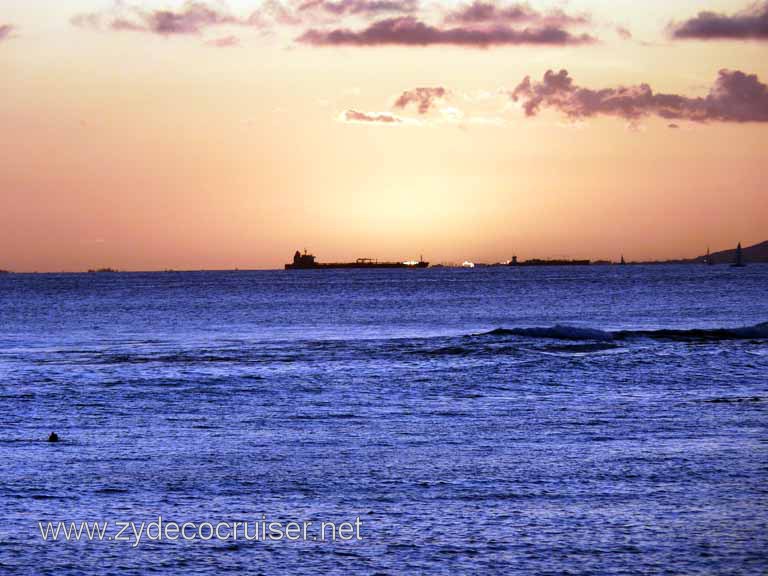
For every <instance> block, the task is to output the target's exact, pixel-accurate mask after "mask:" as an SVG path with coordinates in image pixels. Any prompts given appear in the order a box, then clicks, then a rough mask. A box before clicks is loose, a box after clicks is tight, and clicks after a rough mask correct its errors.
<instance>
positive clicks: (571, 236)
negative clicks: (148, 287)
mask: <svg viewBox="0 0 768 576" xmlns="http://www.w3.org/2000/svg"><path fill="white" fill-rule="evenodd" d="M63 4H66V6H64V5H63ZM144 4H146V5H147V6H171V7H177V8H178V7H180V6H183V2H173V1H170V0H169V1H167V2H146V3H144ZM444 4H445V6H455V5H456V4H460V3H456V2H453V3H451V2H446V3H444ZM703 4H705V3H703V2H698V1H693V0H681V1H680V2H679V3H675V5H674V6H661V5H658V6H657V5H656V4H654V5H653V7H649V6H638V5H637V3H636V2H629V1H624V0H622V1H620V2H616V1H612V2H608V1H607V0H581V1H573V2H570V3H568V4H567V5H566V8H567V9H568V10H569V11H572V12H574V13H577V12H578V13H580V12H589V13H590V14H591V16H592V18H591V24H590V25H589V26H590V27H589V28H588V29H587V31H588V32H589V33H590V34H593V35H594V36H596V37H597V38H599V42H597V43H595V44H593V45H586V46H567V47H563V46H504V47H490V48H485V49H477V48H463V47H451V46H448V47H445V46H430V47H399V46H374V47H369V46H351V47H350V46H347V47H330V46H308V45H306V44H300V43H297V42H296V41H295V40H294V39H295V38H296V37H297V36H298V35H299V33H300V32H301V28H300V27H299V28H290V29H285V30H283V29H278V30H276V31H270V32H269V33H267V32H264V31H257V30H252V29H250V28H246V27H244V26H237V27H235V28H233V29H232V30H230V29H228V28H226V27H224V28H222V29H221V30H219V29H216V30H207V29H206V30H204V31H203V32H202V33H200V34H190V35H178V36H173V37H172V36H158V35H155V34H151V33H145V32H117V31H115V30H92V29H88V28H84V27H82V26H73V25H72V24H71V23H70V19H71V18H72V17H73V16H74V15H75V14H78V13H91V12H96V11H104V10H108V9H110V7H111V6H112V2H111V0H73V1H72V2H67V3H58V2H40V3H29V2H24V1H23V0H8V1H7V2H5V3H3V5H2V6H1V7H0V26H2V25H3V24H6V23H8V24H13V26H14V28H13V32H12V33H11V34H10V35H9V36H8V37H7V38H5V39H4V40H2V41H0V73H1V74H2V83H3V90H2V93H3V96H2V100H3V105H2V107H0V121H1V122H2V126H3V130H2V137H0V157H2V159H3V161H2V167H1V168H0V196H1V197H2V211H1V212H0V214H2V215H1V216H0V269H9V270H15V271H62V270H66V271H76V270H85V269H88V268H99V267H113V268H119V269H123V270H161V269H166V268H174V269H225V268H226V269H231V268H241V269H248V268H278V267H281V266H282V264H283V263H285V262H287V261H289V259H290V258H291V256H292V254H293V251H294V250H296V249H297V248H300V249H303V248H305V247H306V248H307V249H309V250H310V251H311V252H313V253H315V254H316V255H317V257H318V259H319V260H321V261H339V260H354V259H355V258H358V257H371V258H378V259H381V260H400V261H402V260H410V259H418V258H419V255H421V254H423V255H424V257H425V259H427V260H430V261H431V262H433V263H436V262H459V263H460V262H462V261H464V260H471V261H476V262H495V261H504V260H507V259H509V258H510V257H511V256H512V255H513V254H514V255H517V256H518V257H520V258H537V257H539V258H547V257H568V258H590V259H593V260H597V259H610V260H617V259H618V258H619V257H620V255H621V254H624V256H625V257H626V258H627V259H628V260H645V259H667V258H680V257H693V256H697V255H700V254H703V253H704V252H705V251H706V248H707V246H709V247H710V248H711V249H712V250H713V251H716V250H721V249H727V248H732V247H733V246H735V244H736V242H738V241H741V242H742V244H744V245H750V244H753V243H756V242H760V241H763V240H766V239H768V237H767V236H766V231H768V193H767V192H766V188H765V166H766V150H768V122H743V123H742V122H728V121H711V122H707V123H699V122H693V121H685V120H683V121H674V122H672V121H669V120H664V119H663V118H660V117H658V116H656V115H649V116H648V117H643V118H641V119H640V121H639V122H636V123H634V124H633V125H631V126H628V124H629V123H628V122H626V121H624V120H622V119H619V118H616V117H612V116H609V115H595V116H594V117H589V118H585V119H584V120H583V121H581V122H571V121H568V120H566V119H564V118H563V116H562V114H559V113H558V111H557V110H554V109H551V108H545V109H542V110H541V112H540V113H539V114H538V115H537V116H536V117H531V118H527V117H526V116H525V113H524V112H523V110H522V109H521V105H520V103H514V102H512V100H511V99H510V98H509V97H508V96H507V95H506V92H508V91H511V90H512V89H514V87H515V86H516V85H517V84H518V83H520V81H521V80H522V79H523V78H524V77H525V76H530V77H531V79H532V80H537V81H538V80H540V79H541V78H542V76H543V74H544V72H545V71H546V70H548V69H552V70H555V71H557V70H560V69H566V70H568V72H569V74H570V76H571V77H572V78H573V81H574V82H575V83H577V84H578V85H579V86H587V87H590V88H595V89H598V88H606V87H616V86H627V85H632V86H634V85H638V84H642V83H647V84H649V85H650V86H652V87H653V89H654V90H655V91H657V92H665V93H673V94H682V95H685V96H688V97H696V96H706V95H707V92H708V91H709V89H710V87H711V86H712V84H713V82H714V81H715V79H716V78H717V76H718V71H719V70H721V69H729V70H741V71H744V72H746V73H749V74H756V75H757V77H758V78H759V79H760V81H761V82H763V83H768V59H766V58H765V50H766V47H768V43H766V42H764V41H763V42H760V41H744V42H738V41H672V40H670V39H669V38H668V37H667V32H666V30H665V26H666V23H669V22H679V21H682V20H684V19H685V18H689V17H692V16H694V15H695V14H696V13H697V12H699V11H700V10H701V9H704V8H708V9H710V8H711V9H712V10H716V11H722V12H725V13H733V12H736V11H738V10H739V9H742V8H744V6H745V3H744V2H733V1H723V0H713V1H712V2H709V3H706V4H707V5H706V6H703ZM256 5H258V2H257V1H253V2H249V1H247V0H232V1H230V2H229V3H228V9H229V10H230V11H231V12H232V13H234V14H246V13H249V11H250V10H251V9H252V8H253V7H254V6H256ZM531 5H532V6H534V7H536V8H540V9H541V10H542V11H543V10H546V9H549V8H551V7H553V6H559V5H560V3H557V2H531ZM617 23H620V24H621V25H622V26H626V27H628V28H630V29H631V31H632V34H633V38H632V39H626V38H621V37H619V35H617V34H616V32H615V30H614V28H615V27H616V26H617V25H618V24H617ZM230 33H231V34H234V35H236V36H237V37H238V38H239V41H240V45H238V46H234V47H213V46H211V45H209V44H208V42H210V41H212V40H214V39H216V38H219V37H225V36H227V35H228V34H230ZM429 86H445V87H447V88H448V89H449V91H450V95H449V97H448V98H446V99H445V101H444V102H441V104H440V106H439V107H437V108H435V109H434V110H430V112H429V113H427V114H424V115H421V114H419V113H418V112H417V111H416V109H415V107H410V108H406V109H404V110H399V109H396V108H395V107H394V105H393V102H394V100H395V98H396V97H397V96H398V95H399V94H401V93H402V92H403V91H405V90H410V89H413V88H416V87H429ZM346 110H356V111H361V112H366V113H377V114H391V115H395V116H398V117H402V118H405V119H406V120H407V121H403V122H400V123H397V124H395V125H383V124H373V123H371V124H365V123H357V124H356V123H348V122H344V121H342V120H341V118H342V113H343V112H344V111H346ZM672 123H675V124H676V125H679V127H678V128H670V127H669V125H670V124H672Z"/></svg>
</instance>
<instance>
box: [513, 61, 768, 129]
mask: <svg viewBox="0 0 768 576" xmlns="http://www.w3.org/2000/svg"><path fill="white" fill-rule="evenodd" d="M510 97H511V98H512V99H513V100H514V101H515V102H521V103H522V105H523V108H524V110H525V113H526V115H528V116H535V115H536V114H537V113H538V112H539V110H540V109H541V108H553V109H555V110H558V111H560V112H561V113H562V114H564V115H565V116H567V117H568V118H570V119H580V118H590V117H593V116H600V115H604V116H615V117H619V118H623V119H625V120H629V121H630V122H634V121H636V120H638V119H640V118H643V117H645V116H660V117H661V118H665V119H667V120H691V121H694V122H709V121H720V122H768V86H766V85H765V84H763V83H762V82H760V80H758V78H757V76H756V75H754V74H745V73H744V72H740V71H738V70H721V71H720V72H719V74H718V77H717V80H716V81H715V83H714V85H713V86H712V88H711V89H710V91H709V94H707V96H705V97H698V98H690V97H687V96H681V95H678V94H661V93H654V92H653V90H652V89H651V87H650V86H648V84H640V85H638V86H627V87H623V86H620V87H617V88H606V89H602V90H593V89H590V88H583V87H580V86H577V85H576V84H574V83H573V79H572V78H571V77H570V76H569V75H568V72H567V71H566V70H561V71H560V72H557V73H555V72H553V71H552V70H549V71H547V73H546V74H544V78H543V79H542V81H541V82H535V81H533V82H532V81H531V79H530V77H527V78H525V79H524V80H523V81H522V82H521V83H520V84H519V85H518V86H517V87H516V88H515V89H514V91H513V92H511V93H510Z"/></svg>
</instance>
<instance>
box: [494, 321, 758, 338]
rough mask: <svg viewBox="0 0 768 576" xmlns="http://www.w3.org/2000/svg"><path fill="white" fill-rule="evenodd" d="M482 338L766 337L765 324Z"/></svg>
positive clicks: (555, 330) (560, 329)
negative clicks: (736, 326) (737, 326)
mask: <svg viewBox="0 0 768 576" xmlns="http://www.w3.org/2000/svg"><path fill="white" fill-rule="evenodd" d="M483 335H484V336H521V337H527V338H549V339H554V340H593V341H594V340H597V341H614V340H630V339H636V338H648V339H652V340H672V341H677V342H709V341H712V342H715V341H720V340H754V339H763V338H768V322H762V323H760V324H755V325H754V326H742V327H739V328H691V329H661V330H617V331H608V330H598V329H595V328H580V327H577V326H560V325H557V326H550V327H548V328H497V329H496V330H491V331H490V332H486V333H485V334H483Z"/></svg>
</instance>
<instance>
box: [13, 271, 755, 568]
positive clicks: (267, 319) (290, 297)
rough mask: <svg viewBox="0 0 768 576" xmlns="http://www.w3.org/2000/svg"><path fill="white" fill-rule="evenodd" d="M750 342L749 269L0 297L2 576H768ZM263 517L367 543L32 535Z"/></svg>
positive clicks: (89, 287)
mask: <svg viewBox="0 0 768 576" xmlns="http://www.w3.org/2000/svg"><path fill="white" fill-rule="evenodd" d="M766 322H768V266H758V265H753V266H749V267H747V268H745V269H732V268H730V267H726V266H713V267H706V266H647V267H646V266H626V267H618V266H613V267H589V268H551V269H549V268H527V269H475V270H454V269H450V270H449V269H443V270H440V269H431V270H419V271H416V270H369V271H332V270H328V271H295V272H284V271H272V272H199V273H156V274H139V273H130V274H95V275H94V274H91V275H87V274H82V275H78V274H65V275H6V276H0V572H1V573H3V574H6V573H7V574H30V575H47V574H51V575H56V576H66V575H75V574H93V573H102V574H241V573H253V574H283V573H285V574H321V573H324V574H392V575H394V574H406V575H411V574H537V575H541V574H599V575H613V574H627V575H630V574H631V575H636V574H686V575H692V574H765V573H766V572H767V571H768V554H767V553H766V551H767V550H768V426H766V424H768V409H767V407H768V324H766ZM51 431H56V432H57V433H58V435H59V436H60V438H61V441H60V442H58V443H48V442H46V441H45V440H46V438H47V436H48V434H49V433H50V432H51ZM262 515H264V517H265V518H267V519H269V520H277V521H290V520H300V521H317V522H319V521H333V522H342V521H351V520H353V519H355V518H358V517H359V519H360V526H361V530H360V536H361V539H360V540H357V539H355V540H352V541H346V542H341V541H336V542H327V541H326V542H320V541H301V542H288V541H253V542H252V541H243V540H238V541H232V540H230V541H215V540H211V541H200V540H197V541H193V542H186V541H180V540H177V541H170V540H163V541H143V542H141V543H140V544H139V545H137V546H133V544H132V543H130V542H123V541H116V540H113V541H101V542H99V541H91V542H88V541H80V542H66V541H61V540H60V541H55V542H54V541H50V540H49V541H45V540H43V538H42V537H41V535H40V531H39V526H38V522H40V521H43V522H47V521H54V522H55V521H111V522H114V521H133V522H136V523H137V524H138V523H140V522H151V521H155V520H156V519H157V517H158V516H162V518H163V519H164V520H165V521H175V522H178V523H182V522H185V521H192V522H197V523H200V522H206V521H207V522H212V523H216V522H219V521H237V520H241V521H256V520H259V519H261V518H262Z"/></svg>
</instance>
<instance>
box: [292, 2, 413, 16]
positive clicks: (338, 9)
mask: <svg viewBox="0 0 768 576" xmlns="http://www.w3.org/2000/svg"><path fill="white" fill-rule="evenodd" d="M418 6H419V3H418V0H338V1H337V2H333V1H329V0H309V1H307V2H304V3H303V4H302V5H301V6H299V11H300V12H306V11H315V10H316V11H322V12H328V13H329V14H333V15H335V16H342V15H345V14H354V15H376V14H382V13H387V12H390V13H391V12H395V13H397V12H399V13H411V12H415V11H416V10H417V9H418Z"/></svg>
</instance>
